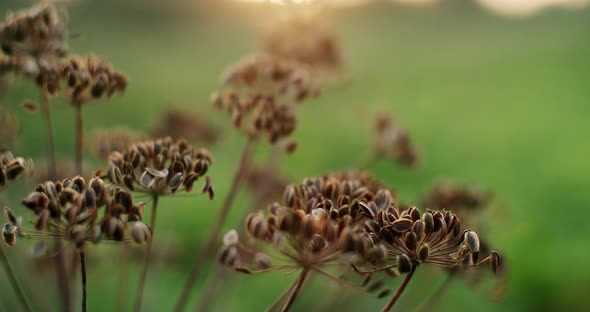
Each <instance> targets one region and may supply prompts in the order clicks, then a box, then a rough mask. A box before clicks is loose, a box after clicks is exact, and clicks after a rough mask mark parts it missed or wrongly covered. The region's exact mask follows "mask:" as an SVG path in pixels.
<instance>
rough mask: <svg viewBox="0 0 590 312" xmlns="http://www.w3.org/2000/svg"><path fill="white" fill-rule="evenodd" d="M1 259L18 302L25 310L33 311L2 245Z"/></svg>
mask: <svg viewBox="0 0 590 312" xmlns="http://www.w3.org/2000/svg"><path fill="white" fill-rule="evenodd" d="M0 258H2V265H4V270H5V271H6V275H8V279H9V280H10V284H11V285H12V288H13V289H14V292H15V293H16V296H17V297H18V301H19V302H20V304H21V306H22V308H23V310H24V311H28V312H31V311H33V309H31V304H30V303H29V301H28V300H27V297H26V296H25V293H24V292H23V289H22V287H21V286H20V284H19V282H18V280H17V279H16V275H15V274H14V271H13V270H12V266H11V265H10V262H8V257H7V256H6V253H5V252H4V247H2V244H0Z"/></svg>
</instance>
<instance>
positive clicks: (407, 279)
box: [381, 264, 417, 312]
mask: <svg viewBox="0 0 590 312" xmlns="http://www.w3.org/2000/svg"><path fill="white" fill-rule="evenodd" d="M416 267H417V266H416V264H414V265H412V269H410V272H408V274H406V277H405V278H404V280H403V281H402V284H401V285H400V286H399V288H398V289H397V291H396V292H395V294H393V297H391V299H390V300H389V302H387V304H386V305H385V307H383V309H382V310H381V312H387V311H389V310H391V308H393V305H394V304H395V303H396V301H397V299H398V298H399V297H400V296H401V294H402V293H403V292H404V289H406V286H408V283H409V282H410V279H412V276H413V275H414V272H416Z"/></svg>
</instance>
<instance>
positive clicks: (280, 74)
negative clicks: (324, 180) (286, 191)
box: [174, 54, 319, 311]
mask: <svg viewBox="0 0 590 312" xmlns="http://www.w3.org/2000/svg"><path fill="white" fill-rule="evenodd" d="M223 81H224V89H225V90H224V93H223V95H219V94H217V93H214V94H213V95H212V96H211V101H212V103H213V106H214V107H215V108H217V109H219V110H223V111H225V112H226V113H227V114H228V116H230V119H231V123H232V125H233V126H234V127H235V128H236V129H238V130H240V131H241V132H243V133H245V134H246V136H247V141H246V145H245V146H244V148H243V150H242V155H241V157H240V161H239V165H238V168H237V170H236V173H235V174H234V177H233V180H232V183H231V186H230V189H229V191H228V193H227V195H226V197H225V199H224V201H223V203H222V206H221V208H220V211H219V215H218V217H217V219H216V221H215V224H214V225H213V227H212V228H211V230H210V234H209V237H208V239H207V241H206V243H205V244H204V245H203V246H202V248H201V250H200V252H199V253H198V255H197V257H196V259H195V261H194V263H193V267H192V269H191V272H190V273H189V276H188V278H187V281H186V283H185V285H184V287H183V290H182V293H181V295H180V297H179V299H178V301H177V302H176V305H175V308H174V310H175V311H182V310H183V309H184V306H185V305H186V302H187V301H188V298H189V295H190V292H191V290H192V288H193V286H194V284H195V282H196V279H197V277H198V275H199V272H200V268H201V266H202V262H203V261H204V260H205V259H206V258H207V256H208V255H209V253H210V252H211V250H213V249H214V248H215V246H216V244H217V241H218V239H219V235H220V233H221V227H222V225H223V223H224V222H225V219H226V218H227V215H228V213H229V211H230V209H231V206H232V203H233V200H234V198H235V195H236V194H237V192H238V190H239V187H240V184H241V182H242V180H243V179H244V177H245V175H246V173H247V171H248V167H249V166H250V164H249V163H250V158H251V157H252V153H253V151H254V147H255V143H256V142H257V140H258V139H259V138H260V137H266V138H267V139H268V141H269V142H270V143H271V144H275V145H276V144H277V143H279V142H281V141H283V142H285V141H286V140H287V138H288V137H289V136H290V135H291V134H292V133H293V131H294V130H295V128H296V126H297V121H296V119H295V112H294V109H295V104H297V103H301V102H302V101H303V100H305V99H307V98H309V97H314V96H317V95H318V94H319V89H318V88H317V87H316V86H315V84H314V83H313V80H312V76H311V73H310V72H309V71H308V70H307V69H306V68H305V67H304V66H302V65H300V64H297V63H294V62H291V61H288V60H282V59H279V58H276V57H272V56H269V55H266V54H255V55H252V56H248V57H246V58H244V59H242V60H241V61H240V62H239V63H238V64H237V65H234V66H233V67H231V68H230V69H229V70H228V71H227V72H226V74H225V75H224V79H223ZM296 147H297V144H296V143H295V142H294V141H288V142H287V143H286V144H285V150H286V151H287V152H288V153H292V152H293V151H294V150H295V148H296Z"/></svg>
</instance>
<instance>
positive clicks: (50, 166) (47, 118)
mask: <svg viewBox="0 0 590 312" xmlns="http://www.w3.org/2000/svg"><path fill="white" fill-rule="evenodd" d="M40 106H41V107H40V108H41V114H42V115H43V120H44V123H45V135H46V136H47V175H48V177H49V179H50V180H52V181H53V180H55V178H56V175H57V165H56V162H55V144H54V143H53V125H52V123H51V111H50V109H49V100H48V99H47V97H46V96H44V95H43V94H41V105H40Z"/></svg>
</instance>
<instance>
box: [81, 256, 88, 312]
mask: <svg viewBox="0 0 590 312" xmlns="http://www.w3.org/2000/svg"><path fill="white" fill-rule="evenodd" d="M80 272H81V273H82V312H86V310H87V309H86V298H87V297H88V296H87V294H88V293H87V289H86V255H85V254H84V251H80Z"/></svg>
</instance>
